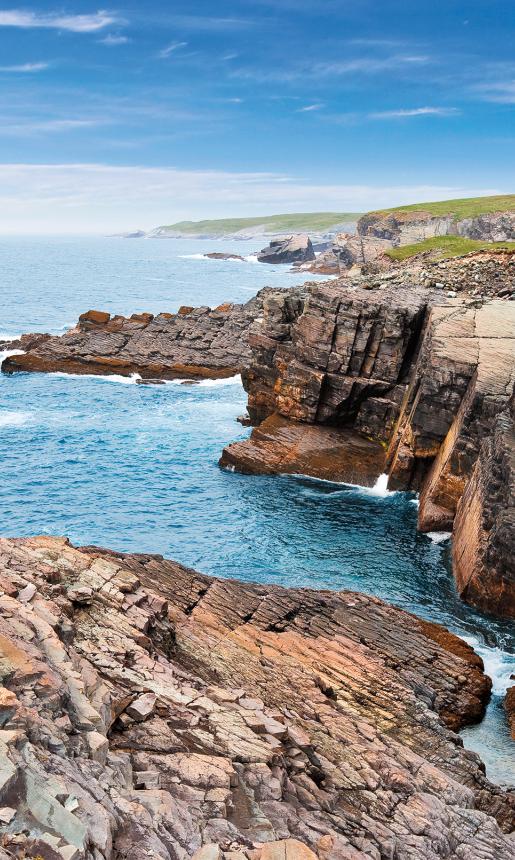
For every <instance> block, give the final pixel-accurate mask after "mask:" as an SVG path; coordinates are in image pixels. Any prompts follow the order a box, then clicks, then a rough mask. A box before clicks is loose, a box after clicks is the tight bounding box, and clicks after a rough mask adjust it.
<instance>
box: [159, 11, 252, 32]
mask: <svg viewBox="0 0 515 860" xmlns="http://www.w3.org/2000/svg"><path fill="white" fill-rule="evenodd" d="M168 21H169V22H170V23H171V24H173V25H174V26H176V27H180V28H181V29H183V30H191V31H192V32H195V31H200V32H202V31H204V30H207V31H208V32H213V31H214V30H222V31H224V30H244V29H246V28H247V27H251V26H252V25H253V21H252V20H250V19H249V18H218V17H215V16H212V15H172V16H171V17H169V18H168Z"/></svg>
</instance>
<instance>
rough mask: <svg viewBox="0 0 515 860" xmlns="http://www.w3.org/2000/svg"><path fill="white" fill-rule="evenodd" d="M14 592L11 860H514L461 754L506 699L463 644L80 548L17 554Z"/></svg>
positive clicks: (0, 794) (6, 795)
mask: <svg viewBox="0 0 515 860" xmlns="http://www.w3.org/2000/svg"><path fill="white" fill-rule="evenodd" d="M0 577H1V580H2V591H3V594H2V595H1V596H0V653H1V660H0V673H1V680H2V683H3V687H2V693H1V697H0V715H1V717H2V731H0V775H1V780H0V805H1V807H2V812H3V820H0V833H1V834H2V846H3V849H2V850H4V852H9V853H8V854H7V853H5V856H13V855H14V856H23V855H25V856H34V851H36V850H37V852H38V854H39V855H40V856H42V857H53V856H54V854H55V856H57V857H58V858H59V857H61V858H63V857H77V858H85V860H93V858H95V860H100V858H105V860H121V858H124V857H126V858H131V860H143V858H146V857H148V856H153V857H156V858H162V860H167V858H170V860H172V858H173V859H174V860H175V858H184V860H186V858H191V857H193V856H197V857H203V858H205V857H216V856H218V857H220V858H222V860H234V857H235V856H238V857H239V858H240V860H241V858H243V860H245V858H246V860H251V858H252V860H272V858H274V860H275V858H276V857H279V858H284V857H287V858H290V857H291V858H292V860H293V858H295V860H297V858H299V860H300V858H301V857H302V858H306V860H308V858H313V857H314V858H317V860H341V858H353V860H368V858H370V857H375V856H377V857H380V856H384V855H385V851H386V850H387V846H395V856H396V857H397V858H399V860H412V858H413V857H414V856H416V857H417V858H424V860H435V858H449V857H452V856H456V857H458V856H460V857H463V858H465V857H473V858H474V860H491V858H492V857H493V856H495V858H496V860H509V858H511V857H512V856H513V840H512V838H510V837H509V836H508V835H506V834H508V833H509V832H510V831H511V830H513V825H514V805H513V795H512V794H511V793H510V792H506V791H503V790H501V789H500V788H498V787H496V786H493V785H492V784H490V783H489V782H488V780H487V779H486V777H485V775H484V772H483V767H482V765H481V763H480V762H479V759H478V757H477V756H476V755H475V754H473V753H470V752H467V751H466V750H464V749H463V747H462V745H461V743H460V741H459V739H458V737H457V736H456V735H455V734H454V731H455V730H457V729H458V728H460V727H461V726H463V725H465V724H466V723H468V722H471V721H476V720H478V719H479V718H480V717H481V715H482V713H483V710H484V707H485V703H486V701H487V699H488V696H489V691H490V683H489V680H488V679H487V678H486V677H485V675H484V674H483V670H482V663H481V660H480V658H479V657H478V656H477V655H476V654H475V653H474V652H473V650H472V649H471V648H470V646H468V645H467V644H466V643H465V642H463V641H462V640H460V639H459V638H458V637H456V636H454V635H453V634H451V633H449V632H448V631H446V630H445V628H443V627H441V626H439V625H436V624H431V623H429V622H426V621H421V620H420V619H418V618H416V617H415V616H413V615H410V614H409V613H406V612H403V611H402V610H399V609H395V608H393V607H391V606H388V605H387V604H385V603H383V602H382V601H380V600H378V599H376V598H373V597H369V596H366V595H362V594H357V593H354V592H350V591H342V592H330V591H323V592H317V591H311V590H309V589H291V590H289V589H284V588H280V587H277V586H268V585H256V584H252V583H248V582H236V581H230V580H218V579H210V578H209V577H206V576H203V575H202V574H199V573H196V572H195V571H193V570H188V569H186V568H184V567H182V566H181V565H179V564H177V563H175V562H173V561H169V560H166V559H163V558H162V556H158V555H149V554H139V555H123V554H119V553H113V552H109V551H108V550H102V549H98V548H94V547H88V548H82V549H76V548H74V547H72V546H71V545H70V544H69V543H68V542H67V541H66V540H64V539H62V538H50V537H40V538H30V539H20V540H12V539H11V540H7V539H0ZM28 584H32V585H34V586H35V588H36V592H35V595H34V597H33V599H32V602H31V605H30V606H29V605H27V604H26V603H22V602H20V601H19V600H18V597H17V595H18V594H19V593H21V592H22V591H23V590H24V589H26V587H27V585H28ZM86 585H87V587H88V588H89V589H90V590H91V601H90V602H87V603H85V604H79V605H78V604H77V603H75V602H73V601H72V600H71V599H70V596H69V595H70V594H72V595H73V594H74V593H77V590H79V589H81V588H84V587H85V586H86ZM13 810H14V814H13ZM503 831H504V832H503ZM364 834H366V838H365V837H364ZM35 846H37V848H36V847H35ZM388 851H390V849H389V848H388ZM52 852H53V853H52ZM390 853H391V852H390ZM0 856H2V855H1V850H0Z"/></svg>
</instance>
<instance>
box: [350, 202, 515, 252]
mask: <svg viewBox="0 0 515 860" xmlns="http://www.w3.org/2000/svg"><path fill="white" fill-rule="evenodd" d="M358 234H359V235H360V236H365V237H367V236H372V237H376V238H381V239H389V240H391V241H393V242H394V243H395V244H397V245H411V244H413V243H416V242H422V241H423V240H424V239H430V238H432V237H433V236H448V235H454V236H465V237H467V238H469V239H480V240H482V241H485V242H507V241H511V240H512V239H515V212H490V213H487V214H485V215H479V216H477V217H475V218H463V219H457V218H455V217H454V216H453V215H434V214H432V213H431V212H424V211H422V210H418V211H417V210H411V211H409V210H406V211H404V212H403V211H399V212H386V213H381V212H370V213H369V214H367V215H363V216H362V217H361V218H360V219H359V221H358Z"/></svg>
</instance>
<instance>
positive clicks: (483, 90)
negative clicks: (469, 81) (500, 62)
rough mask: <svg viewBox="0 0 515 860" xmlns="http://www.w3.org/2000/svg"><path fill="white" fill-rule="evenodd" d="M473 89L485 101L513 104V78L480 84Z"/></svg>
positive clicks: (514, 82) (514, 88)
mask: <svg viewBox="0 0 515 860" xmlns="http://www.w3.org/2000/svg"><path fill="white" fill-rule="evenodd" d="M475 91H476V92H477V93H479V95H480V96H481V98H482V100H483V101H486V102H494V103H495V104H504V105H513V104H515V79H513V80H506V81H494V82H492V83H490V84H480V85H479V86H477V87H476V88H475Z"/></svg>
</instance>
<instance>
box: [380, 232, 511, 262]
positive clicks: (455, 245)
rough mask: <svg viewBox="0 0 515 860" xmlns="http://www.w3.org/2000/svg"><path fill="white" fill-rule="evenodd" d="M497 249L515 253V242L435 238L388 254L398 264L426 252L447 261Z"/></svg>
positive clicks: (448, 237) (460, 237)
mask: <svg viewBox="0 0 515 860" xmlns="http://www.w3.org/2000/svg"><path fill="white" fill-rule="evenodd" d="M495 248H499V249H502V250H506V251H515V242H481V241H478V240H476V239H464V238H463V237H462V236H433V237H432V238H431V239H425V240H424V241H423V242H417V243H416V244H415V245H401V246H400V247H399V248H391V249H390V250H389V251H386V253H387V255H388V256H389V257H390V258H391V259H392V260H397V261H398V262H402V261H403V260H409V258H410V257H414V256H415V255H416V254H423V253H424V252H425V251H434V252H435V256H436V258H437V259H439V260H446V259H449V257H461V256H462V255H463V254H469V253H470V252H471V251H482V250H483V249H484V250H488V251H491V250H492V249H495ZM438 252H441V253H438Z"/></svg>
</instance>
